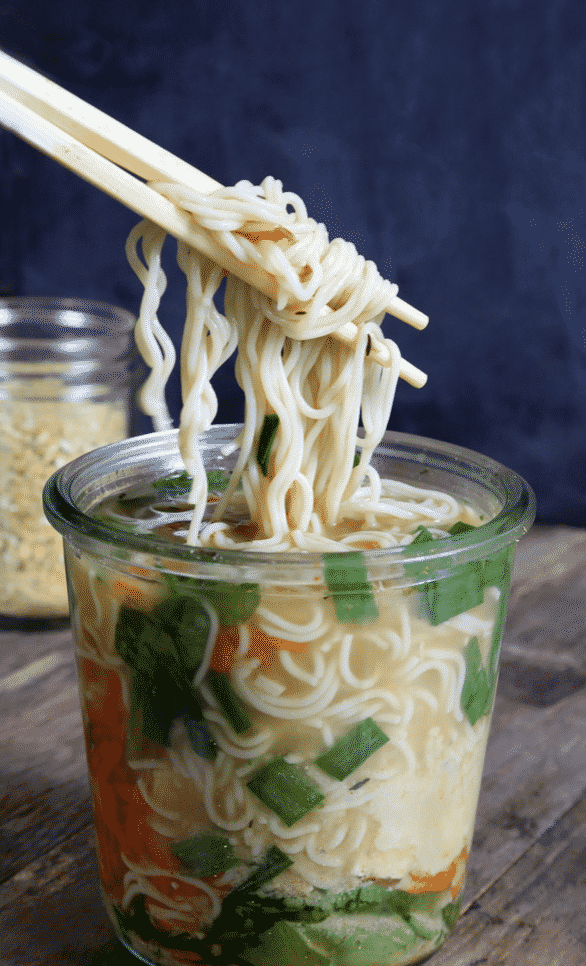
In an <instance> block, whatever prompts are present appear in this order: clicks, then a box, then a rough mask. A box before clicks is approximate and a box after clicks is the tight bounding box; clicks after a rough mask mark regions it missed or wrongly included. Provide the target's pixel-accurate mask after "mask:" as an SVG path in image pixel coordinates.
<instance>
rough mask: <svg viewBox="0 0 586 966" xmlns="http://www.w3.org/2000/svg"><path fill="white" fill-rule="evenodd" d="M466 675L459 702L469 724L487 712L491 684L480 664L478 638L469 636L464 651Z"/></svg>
mask: <svg viewBox="0 0 586 966" xmlns="http://www.w3.org/2000/svg"><path fill="white" fill-rule="evenodd" d="M465 659H466V677H465V678H464V684H463V686H462V695H461V698H460V702H461V705H462V711H463V712H464V714H465V715H466V717H467V718H468V721H469V722H470V724H471V725H475V724H476V722H477V721H478V720H479V718H482V717H483V715H485V714H488V713H489V711H490V708H491V705H492V692H493V689H492V686H491V682H490V681H489V680H488V674H487V673H486V670H485V669H484V667H483V666H482V659H481V655H480V647H479V646H478V638H477V637H473V638H471V640H470V642H469V643H468V646H467V647H466V651H465Z"/></svg>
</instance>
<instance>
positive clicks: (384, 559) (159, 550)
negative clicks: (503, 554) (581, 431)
mask: <svg viewBox="0 0 586 966" xmlns="http://www.w3.org/2000/svg"><path fill="white" fill-rule="evenodd" d="M241 428H242V427H241V425H239V424H226V425H217V426H214V427H212V429H210V430H208V431H207V432H206V433H204V434H202V437H201V439H200V446H201V450H202V452H203V454H204V457H205V453H206V450H207V451H209V450H211V449H212V448H214V447H215V449H216V450H217V449H218V448H219V446H220V445H222V446H223V445H226V444H227V443H228V442H230V441H231V440H233V439H235V438H236V436H237V435H238V433H239V432H240V430H241ZM177 437H178V431H177V430H168V431H166V432H161V433H149V434H147V435H145V436H137V437H134V438H132V439H130V440H125V441H123V442H122V443H113V444H109V445H108V446H103V447H100V448H99V449H96V450H93V451H92V452H90V453H87V454H85V455H84V456H81V457H78V458H77V459H75V460H73V461H72V462H70V463H68V464H67V465H65V466H64V467H62V468H61V469H60V470H58V471H57V472H56V473H54V474H53V475H52V476H51V478H50V479H49V480H48V481H47V483H46V485H45V488H44V493H43V502H44V509H45V515H46V517H47V519H48V521H49V523H50V524H51V525H52V526H53V527H54V528H55V529H56V530H57V531H59V532H60V533H61V534H62V536H63V538H64V539H65V540H66V541H69V542H70V543H72V544H73V545H74V546H75V547H78V548H79V549H86V550H89V551H91V552H93V553H95V554H97V555H101V556H107V557H113V556H114V557H117V558H124V559H127V560H128V562H129V565H132V564H134V565H139V566H140V567H142V568H145V567H146V568H149V567H150V568H152V569H155V570H159V571H160V570H161V569H163V570H165V569H166V566H165V562H166V561H170V562H171V563H172V567H171V569H172V570H173V571H174V572H179V571H178V567H181V566H182V565H183V566H184V567H185V572H186V573H190V572H193V568H194V567H195V568H196V569H197V568H198V567H199V568H201V566H203V567H205V568H206V572H207V571H208V570H209V568H213V570H214V572H216V573H219V574H221V573H222V572H223V571H226V572H228V571H229V572H230V573H233V572H234V571H237V572H239V573H241V575H242V574H246V575H247V579H250V577H251V574H253V573H254V574H255V575H256V579H260V577H259V575H261V576H262V575H263V574H264V579H267V578H268V577H271V579H272V573H273V572H274V571H275V568H277V569H278V571H279V572H285V571H287V572H288V573H293V572H295V571H297V572H298V573H299V575H301V572H303V574H304V575H305V576H304V578H303V580H302V582H304V583H305V582H307V581H309V580H312V579H315V577H311V576H310V574H311V573H312V572H318V573H321V571H322V569H323V558H322V554H321V553H317V552H305V551H296V552H289V551H285V552H276V551H273V552H267V551H256V550H246V549H237V550H224V549H217V548H200V547H192V546H187V545H186V544H170V543H169V542H168V541H165V540H164V539H163V538H161V537H157V536H152V535H150V534H135V533H129V532H127V531H122V530H116V528H115V527H113V526H111V525H110V524H108V523H105V522H103V521H101V520H97V519H94V518H93V517H92V515H91V510H92V508H93V507H97V506H98V505H99V504H100V503H101V502H103V500H104V499H106V498H107V497H113V496H116V495H120V494H121V493H123V492H124V490H125V489H126V488H128V486H129V485H130V484H132V483H133V482H136V481H137V480H142V481H143V482H148V481H151V482H152V480H153V479H161V478H162V477H165V476H169V475H172V474H174V473H180V472H181V471H182V469H184V467H183V463H182V461H181V457H180V454H179V448H178V445H177ZM374 457H375V458H381V457H382V458H383V459H390V460H392V461H393V462H394V465H395V466H396V467H398V466H399V464H405V465H407V464H409V466H410V467H411V468H413V466H416V467H417V468H418V469H419V472H421V471H425V470H426V469H428V468H431V469H433V470H434V471H435V472H436V473H439V474H440V475H442V474H443V476H444V477H446V478H452V479H454V480H456V477H457V478H458V479H459V481H460V483H461V485H462V486H465V485H467V482H468V481H472V482H474V484H475V485H477V486H482V487H484V490H485V492H486V495H487V498H488V497H489V496H490V497H491V499H492V500H493V502H494V503H495V504H496V507H497V511H498V512H496V513H495V515H494V516H493V517H492V518H491V519H490V520H488V521H487V522H485V523H483V524H482V525H481V526H479V527H477V528H475V529H474V530H470V531H467V532H465V533H461V534H458V535H457V536H450V537H449V538H439V539H437V540H433V542H432V543H427V544H420V545H417V546H416V547H415V546H414V547H413V548H412V549H411V548H410V546H407V547H405V546H398V547H392V548H389V549H376V550H361V551H360V552H361V554H362V555H363V557H364V560H365V562H366V564H367V566H368V568H369V574H370V575H371V579H376V578H377V575H379V574H380V576H381V579H383V576H388V575H389V572H390V570H389V568H390V569H391V570H394V569H396V567H397V566H399V569H400V570H401V571H403V570H404V568H405V565H407V564H409V563H412V562H413V563H414V562H417V563H421V561H422V560H424V561H425V563H426V573H427V576H426V577H425V579H426V580H429V579H430V574H431V573H434V574H436V575H437V576H438V577H440V576H441V575H442V572H447V570H451V569H453V567H454V566H455V565H456V564H460V563H461V564H464V563H468V562H470V561H473V560H479V559H484V558H487V557H489V556H492V555H493V554H494V553H497V552H498V551H499V550H501V549H504V548H505V547H507V546H509V545H511V544H512V543H514V542H516V541H517V540H519V539H520V537H521V536H523V534H524V533H526V532H527V530H529V528H530V526H531V524H532V523H533V521H534V519H535V496H534V493H533V490H532V489H531V487H530V486H529V484H528V483H527V482H526V481H525V480H524V479H523V478H522V477H521V476H519V475H518V474H517V473H516V472H515V471H513V470H511V469H509V468H508V467H505V466H503V465H502V464H500V463H498V462H496V461H495V460H493V459H491V458H490V457H487V456H483V455H481V454H479V453H477V452H475V451H474V450H469V449H465V448H463V447H459V446H456V445H454V444H452V443H444V442H441V441H438V440H433V439H428V438H427V437H420V436H414V435H411V434H407V433H398V432H387V433H385V435H384V437H383V440H382V442H381V444H380V446H379V447H378V448H377V450H375V454H374ZM147 469H148V472H149V473H150V476H149V475H147ZM141 474H142V475H141ZM434 488H435V489H438V487H437V486H435V487H434ZM448 492H449V491H448ZM92 500H93V501H94V502H93V503H92ZM499 504H500V510H498V505H499ZM350 549H352V548H350ZM346 552H347V551H344V550H341V551H340V557H343V556H344V554H345V553H346ZM300 579H301V577H300ZM413 582H417V581H410V583H413Z"/></svg>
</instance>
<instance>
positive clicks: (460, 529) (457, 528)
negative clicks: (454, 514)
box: [448, 520, 478, 537]
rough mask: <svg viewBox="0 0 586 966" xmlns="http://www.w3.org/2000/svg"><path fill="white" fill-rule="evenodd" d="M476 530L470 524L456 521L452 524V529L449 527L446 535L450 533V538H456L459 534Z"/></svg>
mask: <svg viewBox="0 0 586 966" xmlns="http://www.w3.org/2000/svg"><path fill="white" fill-rule="evenodd" d="M476 529H478V528H477V527H473V526H472V524H471V523H464V521H463V520H458V521H457V523H454V526H453V527H450V529H449V530H448V533H450V534H451V535H452V537H457V536H458V534H459V533H468V531H469V530H476Z"/></svg>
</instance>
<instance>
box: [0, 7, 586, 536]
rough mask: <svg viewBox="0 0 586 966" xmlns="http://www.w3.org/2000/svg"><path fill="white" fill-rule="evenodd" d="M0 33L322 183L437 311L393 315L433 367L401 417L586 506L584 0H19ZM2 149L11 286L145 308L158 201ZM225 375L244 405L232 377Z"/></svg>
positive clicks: (574, 507)
mask: <svg viewBox="0 0 586 966" xmlns="http://www.w3.org/2000/svg"><path fill="white" fill-rule="evenodd" d="M0 46H2V47H3V48H4V49H5V50H6V51H8V52H9V53H12V54H14V55H15V56H18V57H20V58H21V59H23V60H25V61H26V62H27V63H29V64H30V65H31V66H33V67H36V68H37V69H39V70H41V71H43V72H44V73H46V74H47V75H48V76H50V77H51V78H52V79H54V80H56V81H57V82H58V83H61V84H63V85H64V86H65V87H67V88H69V89H70V90H72V91H73V92H74V93H76V94H78V95H79V96H81V97H83V98H84V99H86V100H88V101H90V102H92V103H93V104H95V105H96V106H97V107H100V108H102V109H103V110H105V111H107V112H108V113H109V114H112V115H113V116H114V117H116V118H118V119H119V120H121V121H123V122H124V123H126V124H128V125H130V126H131V127H133V128H135V129H137V130H138V131H140V132H141V133H142V134H144V135H146V136H147V137H149V138H151V139H152V140H154V141H156V142H158V143H160V144H161V145H163V146H164V147H166V148H167V149H169V150H171V151H172V152H174V153H175V154H178V155H180V156H182V157H183V158H185V159H186V160H187V161H189V162H191V163H192V164H194V165H195V166H196V167H199V168H201V169H203V170H204V171H206V172H207V173H209V174H210V175H212V176H213V177H214V178H216V179H217V180H218V181H220V182H222V183H224V184H233V183H234V182H236V181H238V180H240V179H242V178H247V179H249V180H250V181H253V182H259V181H260V180H262V178H263V177H264V176H265V175H267V174H272V175H274V176H275V177H278V178H280V179H281V180H282V181H283V183H284V185H285V187H286V189H288V190H292V191H295V192H297V193H299V194H301V196H302V197H303V198H304V199H305V200H306V203H307V205H308V209H309V213H310V214H311V215H313V217H315V218H317V219H318V220H320V221H324V222H325V223H326V225H327V226H328V228H329V230H330V234H331V235H332V236H333V235H341V236H342V237H345V238H348V239H350V240H351V241H353V242H354V243H355V244H356V245H357V247H358V248H359V250H360V251H361V252H362V254H364V255H365V256H366V257H368V258H372V259H374V260H375V261H376V262H377V264H378V265H379V267H380V269H381V271H382V272H383V274H386V275H387V276H388V277H390V278H391V279H392V280H393V281H396V282H398V284H399V289H400V294H401V295H402V297H403V298H405V299H406V300H407V301H409V302H411V303H412V304H413V305H416V306H417V307H418V308H420V309H422V310H423V311H425V312H426V313H428V314H429V315H430V317H431V322H430V324H429V326H428V328H427V330H426V331H425V332H423V333H417V332H415V331H413V330H411V329H410V328H409V327H408V326H406V325H404V324H403V323H401V322H398V321H395V320H391V319H387V322H386V331H387V332H388V334H389V335H392V336H393V337H394V338H396V340H397V341H398V343H399V345H400V347H401V350H402V352H403V354H404V355H405V357H406V358H407V359H409V360H410V361H412V362H413V363H415V364H416V365H418V366H419V367H421V368H422V369H424V370H425V371H426V372H428V374H429V381H428V384H427V386H426V387H425V388H424V389H421V390H415V389H412V388H411V387H409V386H406V385H405V384H402V385H401V386H400V389H399V391H398V394H397V399H396V403H395V408H394V410H393V414H392V418H391V424H390V428H393V429H398V430H402V431H408V432H415V433H419V434H421V435H427V436H435V437H438V438H442V439H446V440H450V441H452V442H457V443H460V444H462V445H465V446H469V447H472V448H474V449H478V450H481V451H483V452H485V453H487V454H489V455H491V456H493V457H495V458H496V459H498V460H500V461H502V462H504V463H506V464H508V465H510V466H512V467H513V468H514V469H516V470H517V471H518V472H520V473H522V474H523V475H524V476H525V477H526V478H527V479H528V480H529V481H530V483H531V484H532V485H533V487H534V488H535V490H536V493H537V500H538V513H539V518H540V519H542V520H547V521H550V522H558V523H570V524H578V525H582V526H585V525H586V487H585V485H584V470H585V468H586V433H585V429H586V288H585V286H584V252H585V238H586V226H585V216H584V207H585V205H586V155H585V149H586V122H585V118H586V103H585V93H586V86H585V80H586V78H585V74H586V17H585V16H584V7H583V4H582V2H581V0H574V2H571V0H547V2H546V0H536V2H533V3H530V2H522V0H466V2H462V0H445V2H442V0H421V2H417V0H361V2H359V3H358V2H354V0H353V2H350V0H320V2H316V0H295V2H291V3H288V2H285V0H278V2H274V3H272V2H268V0H265V2H263V0H224V2H222V0H187V2H183V0H177V2H174V0H97V2H91V0H75V2H73V0H51V2H50V3H46V2H44V0H43V2H40V0H31V2H29V3H27V4H24V3H18V2H17V3H15V4H12V5H3V6H2V9H1V10H0ZM0 166H1V173H2V177H1V179H0V192H1V201H2V217H1V218H0V285H1V286H2V293H3V294H15V295H62V296H69V297H82V298H83V297H87V298H97V299H102V300H105V301H109V302H113V303H116V304H119V305H122V306H124V307H125V308H128V309H131V310H133V311H136V310H137V308H138V305H139V299H140V286H139V283H138V281H137V280H136V279H135V277H134V275H133V273H132V272H131V270H130V268H129V267H128V265H127V263H126V259H125V256H124V251H123V246H124V241H125V237H126V235H127V233H128V231H129V230H130V228H131V227H132V225H133V224H134V222H135V221H136V217H135V216H134V215H133V214H132V213H131V212H129V211H127V210H126V209H125V208H123V207H122V206H120V205H119V204H118V203H117V202H115V201H113V200H111V199H109V198H107V197H105V196H104V195H102V194H101V193H100V192H99V191H97V190H96V189H94V188H92V187H90V186H89V185H86V184H85V183H83V182H82V181H80V180H79V179H78V178H77V177H76V176H75V175H73V174H71V173H69V172H67V171H65V170H63V169H61V168H60V167H59V166H58V165H57V164H55V163H54V162H53V161H50V160H48V159H46V158H44V157H42V156H41V155H39V154H37V152H35V151H34V150H33V149H32V148H29V147H28V146H27V145H25V144H23V143H21V142H20V141H18V140H17V139H16V138H15V137H14V136H12V135H11V134H8V133H6V132H2V134H1V135H0ZM174 247H175V246H174V243H173V241H172V239H169V240H168V242H167V264H168V267H169V289H168V292H167V293H166V296H165V297H164V299H163V305H162V309H161V319H162V321H163V323H164V324H165V325H166V327H167V328H168V330H169V331H170V332H171V333H172V335H173V338H174V340H175V341H176V342H177V343H178V341H179V337H180V332H181V324H182V318H183V312H184V286H183V283H182V277H180V276H179V273H178V272H177V270H176V269H174V267H173V261H174ZM216 386H217V390H218V393H219V396H220V411H219V416H220V418H221V419H222V420H224V421H232V420H236V419H239V418H240V417H241V413H242V409H241V400H240V395H239V390H238V389H237V387H236V386H235V383H234V382H233V380H232V376H231V373H230V372H229V371H227V372H225V373H222V375H221V376H219V378H218V379H217V380H216ZM169 403H170V407H171V410H172V413H173V414H174V416H175V417H177V415H178V413H179V408H180V400H179V394H178V385H177V381H176V380H174V381H173V383H172V385H171V388H170V393H169Z"/></svg>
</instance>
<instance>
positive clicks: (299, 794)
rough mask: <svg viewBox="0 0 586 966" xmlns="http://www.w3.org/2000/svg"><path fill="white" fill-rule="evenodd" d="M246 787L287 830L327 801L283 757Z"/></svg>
mask: <svg viewBox="0 0 586 966" xmlns="http://www.w3.org/2000/svg"><path fill="white" fill-rule="evenodd" d="M246 784H247V786H248V788H249V789H250V791H251V792H252V793H253V795H256V797H257V798H259V799H260V801H261V802H262V803H263V805H266V807H267V808H269V809H270V810H271V812H274V813H275V815H278V817H279V818H280V819H281V820H282V821H283V822H284V823H285V825H286V826H287V827H288V828H290V827H291V826H292V825H295V822H298V821H299V819H301V818H303V817H304V815H307V813H308V812H310V811H311V810H312V809H313V808H315V807H316V805H319V804H320V803H321V802H323V800H324V798H325V795H324V794H323V792H322V791H321V789H320V788H318V787H317V785H314V783H313V782H312V781H310V780H309V779H308V778H306V777H305V775H304V774H303V773H302V772H300V771H299V769H298V768H295V766H294V765H290V764H289V763H288V762H286V761H285V759H284V757H280V758H274V759H273V760H272V761H269V762H268V763H267V764H266V765H263V766H262V768H259V770H258V771H257V772H255V773H254V775H253V776H252V778H251V779H250V780H249V781H248V782H247V783H246Z"/></svg>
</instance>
